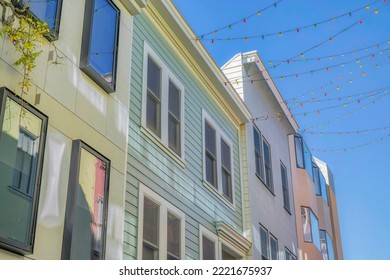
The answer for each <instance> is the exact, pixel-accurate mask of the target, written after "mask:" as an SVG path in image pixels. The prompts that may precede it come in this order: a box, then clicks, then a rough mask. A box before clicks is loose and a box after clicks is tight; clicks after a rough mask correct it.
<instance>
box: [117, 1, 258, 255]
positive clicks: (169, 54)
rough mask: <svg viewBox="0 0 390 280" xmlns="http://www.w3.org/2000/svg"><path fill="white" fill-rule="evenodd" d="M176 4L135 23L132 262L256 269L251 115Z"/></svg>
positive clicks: (128, 224) (128, 237)
mask: <svg viewBox="0 0 390 280" xmlns="http://www.w3.org/2000/svg"><path fill="white" fill-rule="evenodd" d="M193 38H195V34H194V33H193V32H192V30H191V29H190V28H189V26H188V25H187V23H186V22H185V21H184V19H183V18H182V17H181V15H180V14H179V12H178V11H177V9H176V8H175V7H174V5H173V4H172V2H171V1H163V0H156V1H149V2H148V3H147V6H146V8H145V9H143V10H142V11H141V13H140V14H139V15H137V16H136V17H135V18H134V33H133V46H132V63H131V67H132V68H131V96H130V123H129V142H128V143H129V145H128V163H127V167H128V168H127V187H126V208H125V210H126V212H125V237H124V252H123V253H124V258H125V259H246V258H247V253H248V251H249V249H250V247H251V242H250V241H249V240H248V239H247V238H246V236H245V230H246V229H245V227H244V219H243V211H244V209H243V208H244V206H243V197H242V183H241V182H242V178H241V158H240V157H241V156H240V144H241V141H242V139H241V135H242V133H241V131H242V129H244V127H245V125H244V124H245V123H246V122H248V120H249V118H250V114H249V112H248V111H247V109H246V107H245V106H244V104H243V103H242V102H241V100H240V98H239V97H238V96H237V95H236V93H235V91H234V89H233V88H232V87H231V86H230V85H225V83H224V76H223V74H222V72H221V71H220V70H219V68H218V67H217V65H215V63H214V62H213V60H212V59H211V58H210V56H209V55H208V53H207V52H206V50H205V49H204V47H203V46H202V45H201V44H200V42H197V41H196V40H194V39H193Z"/></svg>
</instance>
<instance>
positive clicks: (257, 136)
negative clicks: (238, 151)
mask: <svg viewBox="0 0 390 280" xmlns="http://www.w3.org/2000/svg"><path fill="white" fill-rule="evenodd" d="M253 137H254V144H255V163H256V175H257V176H259V177H260V178H261V179H262V180H264V167H263V153H262V147H261V133H260V131H259V130H258V129H257V127H256V126H254V127H253Z"/></svg>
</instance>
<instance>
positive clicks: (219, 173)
mask: <svg viewBox="0 0 390 280" xmlns="http://www.w3.org/2000/svg"><path fill="white" fill-rule="evenodd" d="M206 121H207V122H208V123H209V124H210V125H211V126H212V127H213V128H214V129H215V137H216V150H217V154H216V160H217V167H216V168H217V189H215V187H214V186H213V185H211V184H210V183H209V182H207V179H206V158H205V145H206V137H205V133H204V131H205V122H206ZM221 139H223V140H224V142H225V143H226V144H228V146H229V147H230V164H231V167H230V168H231V179H232V182H231V186H232V190H231V191H232V202H230V201H229V200H228V199H227V198H226V197H225V196H224V195H223V189H222V162H221V160H222V154H221ZM233 153H234V149H233V143H232V141H231V140H230V139H229V138H228V137H227V136H226V135H225V133H224V132H223V131H222V130H221V129H220V128H219V126H218V125H217V124H216V123H215V121H214V120H213V119H212V118H211V117H210V115H209V114H208V113H207V112H206V111H205V110H202V158H203V185H205V186H207V188H208V189H210V190H212V192H213V193H215V194H217V196H218V197H219V198H220V199H221V200H222V201H223V202H225V203H226V204H227V205H228V206H229V207H230V208H232V209H233V210H235V207H236V202H235V201H236V199H235V196H236V195H235V183H234V157H233Z"/></svg>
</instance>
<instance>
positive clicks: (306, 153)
mask: <svg viewBox="0 0 390 280" xmlns="http://www.w3.org/2000/svg"><path fill="white" fill-rule="evenodd" d="M303 156H304V160H305V168H306V170H307V173H309V176H310V177H311V178H313V166H312V160H313V159H312V156H311V153H310V150H309V147H307V145H306V143H303Z"/></svg>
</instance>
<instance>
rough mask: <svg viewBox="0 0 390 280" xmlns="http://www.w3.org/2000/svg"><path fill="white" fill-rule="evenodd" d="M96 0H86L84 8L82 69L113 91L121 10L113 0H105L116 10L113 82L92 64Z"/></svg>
mask: <svg viewBox="0 0 390 280" xmlns="http://www.w3.org/2000/svg"><path fill="white" fill-rule="evenodd" d="M95 1H96V0H86V1H85V10H84V25H83V35H82V43H81V54H80V69H81V71H83V72H84V73H85V74H86V75H88V77H90V78H91V79H92V80H93V81H94V82H95V83H96V84H97V85H98V86H100V87H101V88H102V89H103V90H104V91H105V92H107V93H113V92H115V89H116V79H117V66H118V49H119V32H120V30H119V29H120V28H119V26H120V16H121V12H120V9H119V8H118V7H117V5H116V4H115V3H114V1H113V0H105V1H107V3H108V4H109V5H110V6H111V7H112V9H113V10H114V11H115V12H116V15H117V18H116V26H115V27H116V30H115V31H114V50H113V52H114V53H113V61H112V83H111V84H110V83H109V82H107V81H106V80H105V79H104V78H103V77H102V76H101V75H100V74H99V73H98V72H97V71H96V70H95V69H94V68H93V67H92V66H91V65H90V47H91V44H92V33H93V21H94V7H95Z"/></svg>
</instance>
